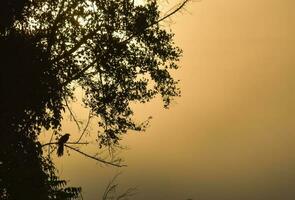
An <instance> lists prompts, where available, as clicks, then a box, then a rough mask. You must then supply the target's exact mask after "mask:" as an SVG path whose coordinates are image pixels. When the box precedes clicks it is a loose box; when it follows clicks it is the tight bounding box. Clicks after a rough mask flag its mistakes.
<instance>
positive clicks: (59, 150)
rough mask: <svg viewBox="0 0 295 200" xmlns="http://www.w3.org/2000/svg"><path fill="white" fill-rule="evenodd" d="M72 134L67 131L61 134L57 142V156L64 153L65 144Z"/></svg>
mask: <svg viewBox="0 0 295 200" xmlns="http://www.w3.org/2000/svg"><path fill="white" fill-rule="evenodd" d="M69 138H70V134H68V133H66V134H64V135H63V136H61V137H60V138H59V140H58V142H57V156H62V155H63V154H64V144H65V143H66V142H67V141H68V140H69Z"/></svg>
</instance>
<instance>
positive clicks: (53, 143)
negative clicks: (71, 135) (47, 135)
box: [41, 142, 89, 148]
mask: <svg viewBox="0 0 295 200" xmlns="http://www.w3.org/2000/svg"><path fill="white" fill-rule="evenodd" d="M67 144H81V145H83V144H89V143H88V142H67ZM48 145H49V146H50V145H58V142H48V143H45V144H42V145H41V147H42V148H43V147H45V146H48Z"/></svg>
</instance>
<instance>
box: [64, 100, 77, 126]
mask: <svg viewBox="0 0 295 200" xmlns="http://www.w3.org/2000/svg"><path fill="white" fill-rule="evenodd" d="M64 100H65V103H66V107H67V109H68V110H69V112H70V115H71V116H72V117H73V119H74V122H75V123H76V125H77V127H78V130H79V131H80V130H81V128H80V125H79V122H78V120H77V119H76V117H75V115H74V113H73V111H72V109H71V108H70V106H69V104H68V101H67V98H66V97H64Z"/></svg>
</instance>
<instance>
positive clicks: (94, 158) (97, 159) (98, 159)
mask: <svg viewBox="0 0 295 200" xmlns="http://www.w3.org/2000/svg"><path fill="white" fill-rule="evenodd" d="M65 146H66V147H68V148H69V149H71V150H73V151H76V152H78V153H80V154H82V155H83V156H86V157H88V158H91V159H93V160H96V161H98V162H101V163H104V164H107V165H112V166H115V167H126V166H127V165H120V164H117V163H114V162H109V161H106V160H102V159H100V158H97V157H95V156H91V155H89V154H86V153H84V152H83V151H80V150H79V149H76V148H74V147H71V146H69V145H66V144H65Z"/></svg>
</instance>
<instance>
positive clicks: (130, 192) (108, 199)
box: [102, 172, 137, 200]
mask: <svg viewBox="0 0 295 200" xmlns="http://www.w3.org/2000/svg"><path fill="white" fill-rule="evenodd" d="M119 175H121V172H120V173H118V174H116V175H115V176H114V177H113V178H112V180H111V181H110V182H109V183H108V185H107V187H106V189H105V192H104V194H103V196H102V200H124V199H125V200H128V199H129V197H131V196H134V195H135V194H136V193H135V191H136V190H137V188H128V189H127V190H126V191H125V192H124V193H122V194H120V195H119V196H117V197H115V195H116V194H115V193H116V189H117V188H118V184H117V183H115V181H116V179H117V178H118V176H119ZM112 193H113V196H110V195H112Z"/></svg>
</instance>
